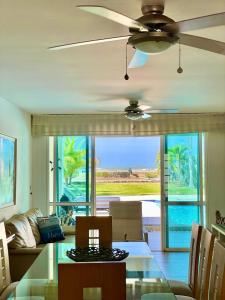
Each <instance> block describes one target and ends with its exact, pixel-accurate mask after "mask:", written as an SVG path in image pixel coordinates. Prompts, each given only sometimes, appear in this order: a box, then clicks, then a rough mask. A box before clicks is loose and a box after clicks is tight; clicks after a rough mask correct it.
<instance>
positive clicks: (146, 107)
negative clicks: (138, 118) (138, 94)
mask: <svg viewBox="0 0 225 300" xmlns="http://www.w3.org/2000/svg"><path fill="white" fill-rule="evenodd" d="M139 108H140V109H141V110H147V109H150V108H151V106H149V105H144V104H143V105H140V106H139Z"/></svg>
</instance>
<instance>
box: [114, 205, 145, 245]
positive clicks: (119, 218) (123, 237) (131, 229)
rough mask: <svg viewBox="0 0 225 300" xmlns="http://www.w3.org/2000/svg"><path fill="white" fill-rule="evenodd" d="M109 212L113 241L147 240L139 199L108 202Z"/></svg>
mask: <svg viewBox="0 0 225 300" xmlns="http://www.w3.org/2000/svg"><path fill="white" fill-rule="evenodd" d="M109 214H110V215H111V216H112V237H113V241H146V242H148V234H147V232H145V233H144V231H143V223H142V203H141V201H113V202H109Z"/></svg>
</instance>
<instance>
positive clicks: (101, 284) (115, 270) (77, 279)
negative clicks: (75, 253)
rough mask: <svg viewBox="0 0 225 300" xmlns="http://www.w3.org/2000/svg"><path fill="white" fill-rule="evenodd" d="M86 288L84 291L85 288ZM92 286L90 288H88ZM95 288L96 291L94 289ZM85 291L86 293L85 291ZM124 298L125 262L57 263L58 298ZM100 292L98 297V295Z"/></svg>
mask: <svg viewBox="0 0 225 300" xmlns="http://www.w3.org/2000/svg"><path fill="white" fill-rule="evenodd" d="M86 288H88V290H86V291H85V289H86ZM90 288H92V290H90ZM96 288H97V291H96ZM85 292H86V293H85ZM95 292H97V295H98V299H102V300H115V299H118V300H125V299H126V263H124V262H91V263H84V262H82V263H73V264H59V265H58V296H59V297H58V299H59V300H65V299H71V300H73V299H76V300H83V299H84V298H85V296H86V295H85V294H88V295H89V296H90V294H91V296H92V298H91V299H95V298H94V297H93V295H96V294H95ZM99 294H100V297H99Z"/></svg>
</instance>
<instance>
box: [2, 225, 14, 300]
mask: <svg viewBox="0 0 225 300" xmlns="http://www.w3.org/2000/svg"><path fill="white" fill-rule="evenodd" d="M0 261H1V263H0V300H4V299H7V297H8V296H9V294H11V293H12V291H13V290H14V289H15V288H16V286H17V284H18V282H13V283H12V282H11V277H10V269H9V254H8V246H7V240H6V233H5V225H4V222H1V223H0Z"/></svg>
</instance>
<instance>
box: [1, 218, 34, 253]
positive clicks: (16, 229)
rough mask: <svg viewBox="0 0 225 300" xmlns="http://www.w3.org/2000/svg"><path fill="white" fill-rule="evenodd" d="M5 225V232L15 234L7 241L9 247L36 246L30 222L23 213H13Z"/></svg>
mask: <svg viewBox="0 0 225 300" xmlns="http://www.w3.org/2000/svg"><path fill="white" fill-rule="evenodd" d="M5 227H6V232H7V233H9V234H15V239H13V240H12V242H10V243H9V248H12V249H16V248H25V247H28V248H34V247H36V242H35V238H34V235H33V232H32V229H31V226H30V223H29V221H28V219H27V218H26V217H25V216H24V215H22V214H21V215H15V216H14V217H12V218H11V219H9V220H8V221H7V222H6V224H5Z"/></svg>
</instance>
